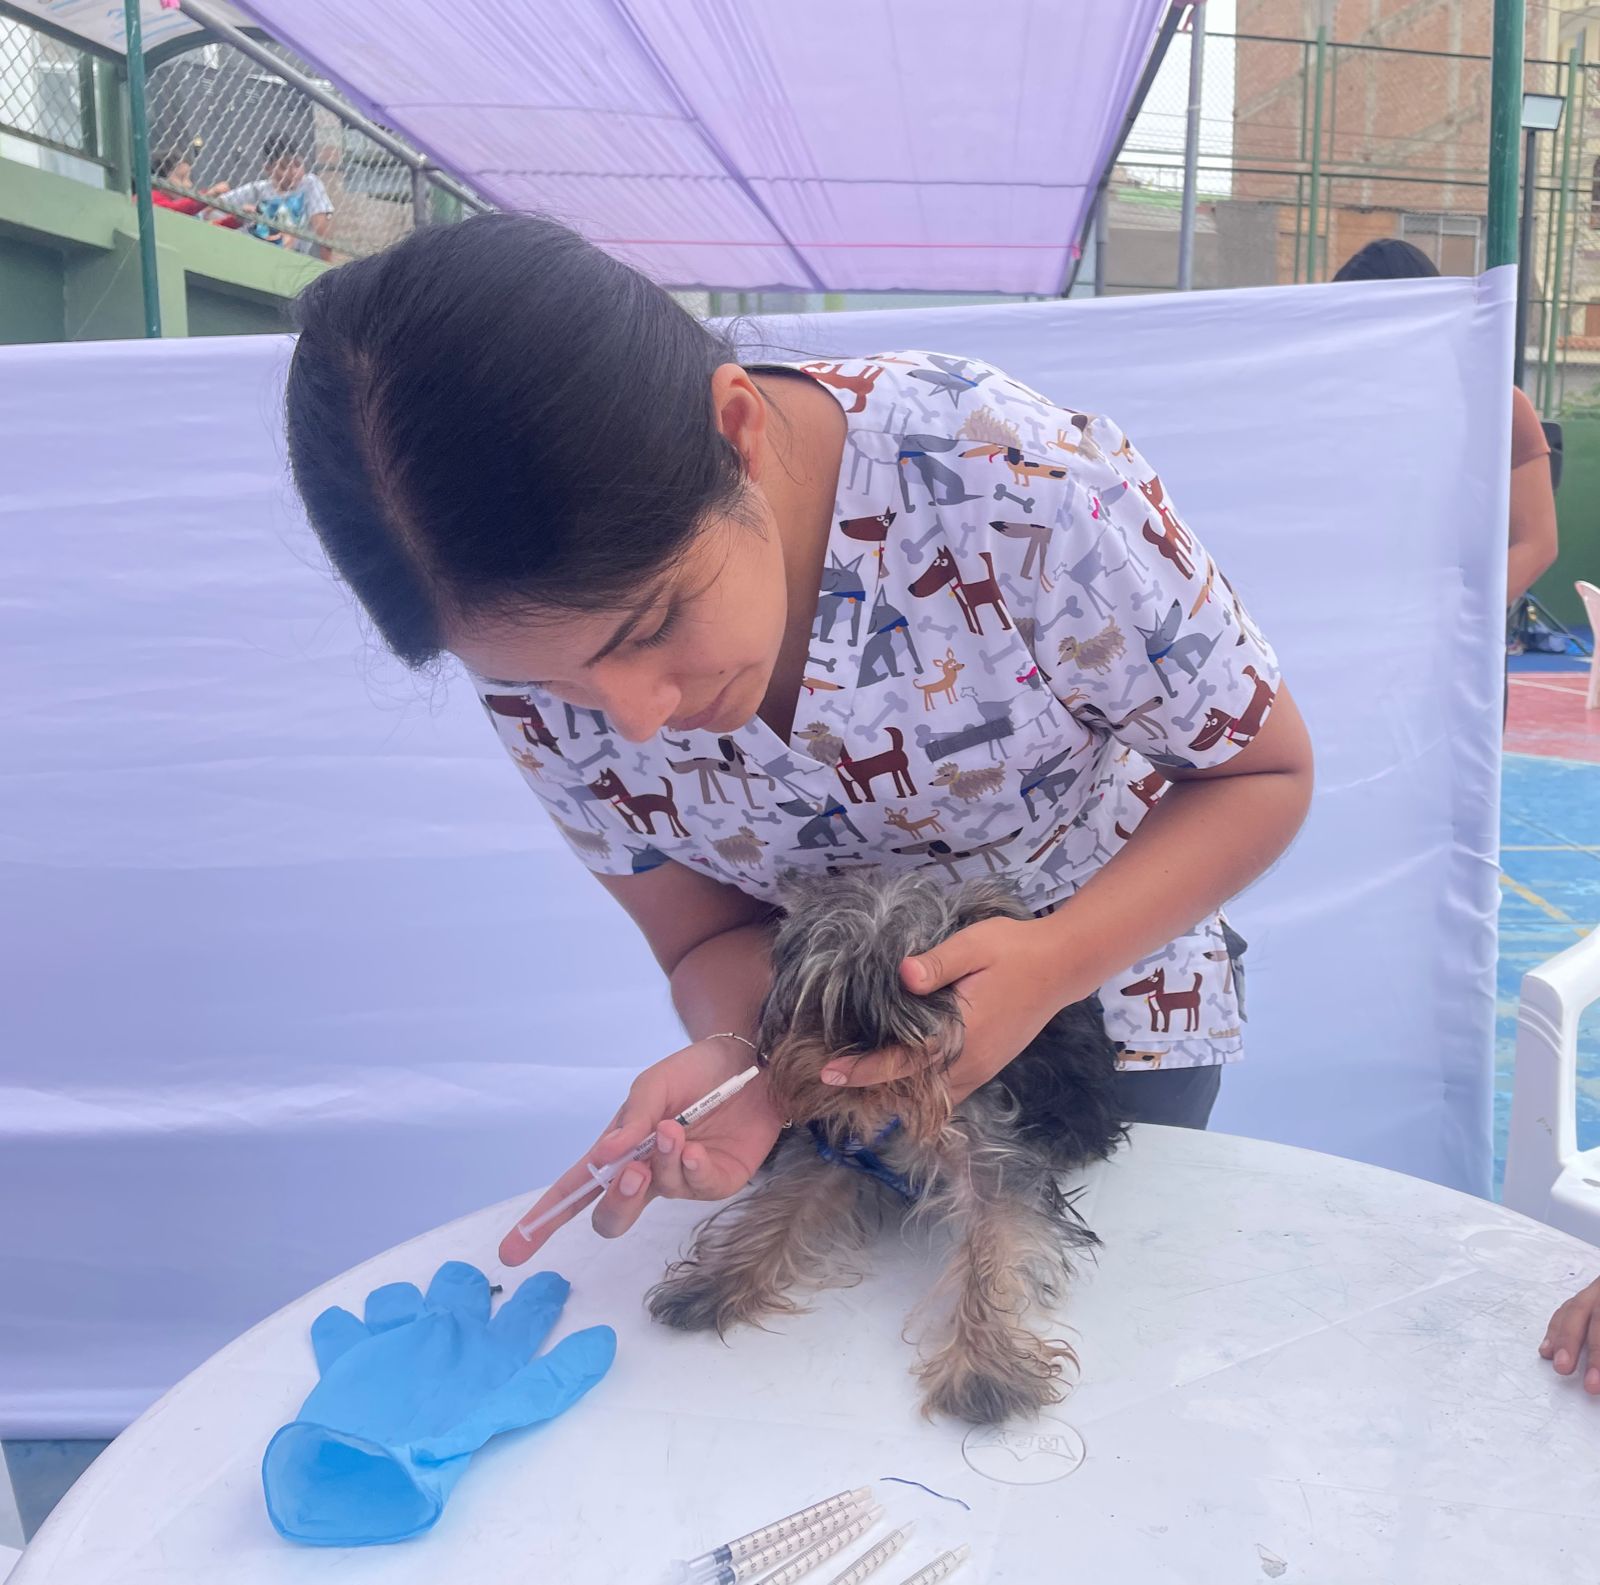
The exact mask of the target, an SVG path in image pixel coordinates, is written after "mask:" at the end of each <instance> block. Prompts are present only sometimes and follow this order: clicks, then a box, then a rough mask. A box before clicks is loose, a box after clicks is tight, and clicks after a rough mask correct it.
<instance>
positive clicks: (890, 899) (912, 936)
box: [760, 871, 1028, 1144]
mask: <svg viewBox="0 0 1600 1585" xmlns="http://www.w3.org/2000/svg"><path fill="white" fill-rule="evenodd" d="M780 901H781V902H782V904H783V907H784V919H783V922H782V923H781V924H780V926H779V928H778V938H777V941H776V943H775V945H774V946H773V950H772V989H771V990H770V991H769V992H768V993H767V999H766V1002H765V1004H764V1005H763V1007H762V1010H761V1031H760V1045H761V1049H762V1050H763V1051H765V1052H766V1053H767V1056H768V1059H769V1061H770V1068H769V1070H768V1082H769V1083H770V1085H771V1087H772V1094H773V1099H774V1101H775V1102H776V1104H777V1105H778V1107H779V1108H780V1110H781V1111H782V1113H783V1115H784V1116H785V1117H787V1118H789V1119H791V1120H792V1121H793V1122H797V1123H810V1122H825V1123H827V1124H828V1125H829V1130H830V1132H831V1133H833V1134H835V1136H836V1137H838V1138H846V1137H853V1138H856V1139H861V1140H868V1139H871V1138H873V1137H874V1136H875V1135H876V1134H877V1133H878V1132H879V1131H880V1130H881V1129H882V1128H884V1127H885V1126H886V1125H887V1124H888V1123H889V1122H890V1121H892V1120H893V1119H895V1118H898V1119H899V1120H900V1124H901V1126H902V1127H903V1128H904V1130H905V1131H906V1134H907V1135H908V1136H909V1137H910V1138H911V1139H913V1140H915V1141H917V1142H919V1143H924V1144H926V1143H931V1142H932V1141H933V1140H934V1139H936V1138H937V1137H938V1135H939V1132H940V1130H941V1129H943V1127H944V1125H945V1123H946V1122H947V1121H948V1120H949V1117H950V1110H951V1101H950V1090H949V1086H948V1084H947V1083H946V1082H945V1074H946V1071H947V1069H948V1068H949V1066H950V1064H951V1063H952V1062H954V1061H955V1059H956V1057H957V1056H959V1055H960V1052H961V1043H962V1039H963V1036H964V1034H965V1031H964V1029H963V1026H962V1022H961V1012H960V1006H959V1003H958V1001H957V997H956V993H955V991H954V990H952V989H948V988H947V989H945V990H940V991H935V992H934V993H933V994H932V995H930V996H916V995H913V994H912V993H911V992H910V991H908V990H906V989H905V987H904V986H903V985H902V984H901V981H900V965H901V963H902V962H903V961H904V960H905V959H906V958H908V957H914V956H916V955H917V954H918V953H921V952H926V951H927V950H928V949H929V948H930V947H934V946H937V945H938V944H939V942H941V941H943V940H944V939H945V938H946V937H947V936H950V935H953V934H954V933H955V932H956V931H957V930H962V929H964V928H965V927H966V926H968V925H971V924H976V923H977V922H978V921H979V920H980V919H990V918H995V917H997V916H1004V917H1008V918H1013V919H1025V918H1027V917H1028V913H1027V910H1026V909H1025V908H1024V907H1023V906H1022V904H1021V902H1020V901H1019V900H1018V898H1017V895H1016V893H1015V891H1013V890H1012V889H1011V888H1010V887H1009V886H1007V885H1005V884H1004V883H1001V882H997V881H992V880H984V881H971V882H968V883H967V884H965V885H962V886H948V885H941V884H940V883H939V882H938V881H936V880H935V879H934V878H933V877H932V876H931V875H929V874H927V873H926V872H916V871H908V872H905V873H901V874H892V873H891V874H886V873H884V872H882V871H866V872H862V873H861V874H858V875H848V874H847V875H818V876H792V877H790V878H789V879H788V880H786V882H785V883H784V886H783V889H782V892H781V895H780ZM891 1046H892V1047H901V1048H904V1049H906V1050H909V1051H913V1052H921V1053H923V1054H924V1055H925V1058H926V1060H925V1061H923V1062H921V1063H919V1064H918V1066H917V1068H916V1070H915V1071H914V1072H913V1073H911V1074H909V1075H907V1076H906V1077H905V1078H901V1079H895V1080H893V1081H891V1082H890V1083H888V1084H880V1085H873V1086H870V1087H862V1088H859V1089H857V1088H855V1087H852V1086H834V1085H828V1084H824V1083H823V1082H822V1079H821V1077H820V1075H821V1073H822V1070H823V1068H824V1067H826V1066H827V1065H828V1064H829V1063H830V1062H832V1061H834V1060H835V1059H836V1058H840V1057H843V1058H850V1057H863V1056H866V1055H868V1054H869V1053H871V1052H874V1051H880V1050H882V1049H884V1048H885V1047H891Z"/></svg>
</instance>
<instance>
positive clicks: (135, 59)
mask: <svg viewBox="0 0 1600 1585" xmlns="http://www.w3.org/2000/svg"><path fill="white" fill-rule="evenodd" d="M122 13H123V17H124V18H125V20H126V26H127V36H128V120H129V122H130V124H131V131H132V134H133V139H132V141H133V193H134V199H135V202H136V204H137V206H138V212H139V273H140V275H141V276H142V277H143V281H144V333H145V335H146V336H159V335H160V334H161V279H160V277H159V276H158V275H157V274H156V269H157V265H156V209H155V201H154V200H153V199H152V198H151V196H150V119H149V115H148V113H147V111H146V109H145V102H144V28H143V24H142V23H141V21H140V18H139V0H123V4H122Z"/></svg>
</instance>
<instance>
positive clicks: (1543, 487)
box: [1334, 237, 1557, 610]
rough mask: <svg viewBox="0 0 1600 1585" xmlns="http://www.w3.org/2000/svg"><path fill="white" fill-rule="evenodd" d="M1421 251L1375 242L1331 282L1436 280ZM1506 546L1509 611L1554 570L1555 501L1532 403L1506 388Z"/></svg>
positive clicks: (1394, 240)
mask: <svg viewBox="0 0 1600 1585" xmlns="http://www.w3.org/2000/svg"><path fill="white" fill-rule="evenodd" d="M1438 273H1439V270H1438V267H1437V266H1436V265H1435V264H1434V262H1433V260H1432V259H1430V258H1429V257H1428V255H1427V254H1426V253H1424V252H1423V251H1422V249H1421V248H1418V247H1413V246H1412V244H1411V243H1409V242H1402V241H1401V240H1400V239H1399V238H1398V237H1379V238H1378V239H1377V241H1375V242H1369V243H1368V244H1367V245H1366V247H1364V248H1362V249H1361V250H1360V251H1359V252H1357V253H1354V254H1352V255H1351V256H1350V257H1349V258H1348V259H1346V260H1345V262H1344V263H1343V265H1341V266H1340V268H1339V271H1338V273H1337V274H1336V275H1335V276H1334V280H1336V281H1398V280H1405V279H1408V278H1410V277H1413V276H1425V275H1437V274H1438ZM1510 532H1511V544H1510V550H1509V552H1508V554H1507V560H1506V608H1507V609H1508V610H1509V609H1510V608H1511V607H1512V606H1514V605H1515V604H1516V603H1517V601H1519V600H1520V599H1521V598H1522V597H1523V595H1525V594H1526V593H1527V592H1528V590H1529V589H1531V588H1532V587H1533V586H1534V584H1535V583H1537V582H1538V580H1539V579H1540V578H1542V577H1543V576H1544V574H1545V573H1547V572H1548V571H1549V570H1550V568H1551V567H1552V566H1553V565H1554V564H1555V559H1556V550H1557V538H1556V495H1555V488H1554V486H1553V485H1552V483H1551V479H1550V443H1549V441H1547V440H1546V439H1545V434H1544V426H1543V425H1542V424H1541V423H1540V422H1539V415H1538V413H1537V412H1536V411H1535V409H1534V405H1533V403H1532V402H1530V401H1529V400H1528V398H1527V397H1526V396H1525V395H1523V393H1522V392H1521V391H1520V390H1518V389H1517V388H1516V387H1515V386H1512V388H1511V530H1510Z"/></svg>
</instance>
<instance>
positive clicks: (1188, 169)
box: [1178, 0, 1206, 292]
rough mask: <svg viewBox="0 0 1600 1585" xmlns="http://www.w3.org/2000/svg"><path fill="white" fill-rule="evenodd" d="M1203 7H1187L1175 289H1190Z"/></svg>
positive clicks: (1198, 3)
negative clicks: (1186, 86)
mask: <svg viewBox="0 0 1600 1585" xmlns="http://www.w3.org/2000/svg"><path fill="white" fill-rule="evenodd" d="M1205 55H1206V7H1205V0H1195V3H1194V4H1193V5H1191V6H1190V7H1189V115H1188V124H1187V126H1186V127H1185V128H1184V134H1183V211H1182V217H1181V219H1180V220H1179V222H1178V290H1179V291H1180V292H1187V291H1191V290H1192V289H1193V287H1194V218H1195V197H1196V193H1195V188H1196V185H1197V183H1198V181H1199V176H1200V92H1201V87H1202V84H1203V83H1204V80H1205Z"/></svg>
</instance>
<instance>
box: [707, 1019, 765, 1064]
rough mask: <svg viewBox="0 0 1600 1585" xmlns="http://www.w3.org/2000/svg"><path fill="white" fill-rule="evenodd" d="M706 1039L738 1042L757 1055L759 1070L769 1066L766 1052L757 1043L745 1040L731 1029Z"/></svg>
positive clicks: (708, 1036)
mask: <svg viewBox="0 0 1600 1585" xmlns="http://www.w3.org/2000/svg"><path fill="white" fill-rule="evenodd" d="M706 1039H707V1040H737V1041H738V1042H739V1044H740V1045H741V1046H748V1047H749V1048H750V1049H751V1050H752V1051H753V1052H754V1053H755V1058H756V1066H757V1067H758V1068H764V1067H766V1065H767V1054H766V1052H764V1051H762V1050H761V1049H760V1047H758V1046H757V1045H756V1043H755V1041H753V1040H747V1039H745V1037H744V1036H743V1035H741V1034H736V1033H735V1032H734V1031H733V1030H731V1029H724V1030H723V1031H722V1033H721V1034H718V1035H707V1036H706Z"/></svg>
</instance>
